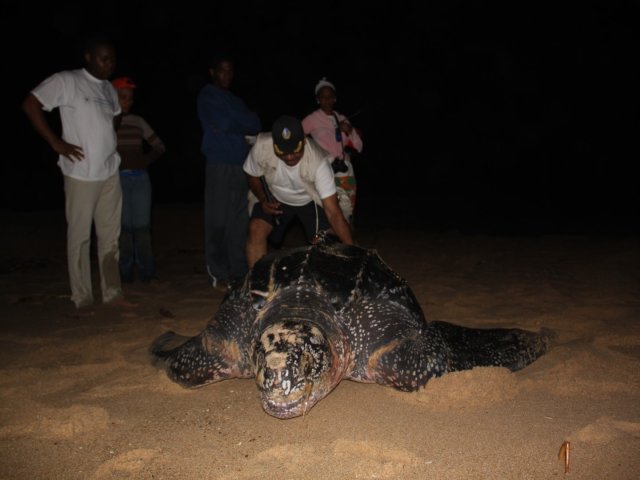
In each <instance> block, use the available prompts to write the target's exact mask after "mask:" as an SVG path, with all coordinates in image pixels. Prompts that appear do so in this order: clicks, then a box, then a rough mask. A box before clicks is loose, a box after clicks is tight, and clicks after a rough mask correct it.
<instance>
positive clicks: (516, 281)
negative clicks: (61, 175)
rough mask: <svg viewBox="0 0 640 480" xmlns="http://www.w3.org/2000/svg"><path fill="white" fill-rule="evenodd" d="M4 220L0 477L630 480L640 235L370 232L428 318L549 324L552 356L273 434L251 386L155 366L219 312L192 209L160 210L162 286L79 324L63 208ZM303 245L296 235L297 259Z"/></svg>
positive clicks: (634, 469)
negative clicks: (175, 376)
mask: <svg viewBox="0 0 640 480" xmlns="http://www.w3.org/2000/svg"><path fill="white" fill-rule="evenodd" d="M1 215H2V224H3V225H4V228H3V231H4V234H3V235H2V240H1V244H2V254H1V257H0V261H1V263H0V282H2V288H1V294H0V295H1V296H0V308H1V319H2V320H1V321H2V333H1V334H0V335H1V342H2V350H1V353H0V383H1V389H0V448H1V450H0V452H1V453H0V477H1V478H3V479H69V480H70V479H83V480H84V479H93V480H102V479H113V478H131V479H221V480H227V479H228V480H230V479H256V478H261V479H293V478H296V479H297V478H301V479H345V480H346V479H441V480H442V479H470V478H477V479H536V480H537V479H550V478H574V479H606V478H608V479H616V480H619V479H637V478H638V472H640V248H639V247H640V238H638V236H637V235H636V236H633V235H603V234H601V235H593V236H588V235H535V236H532V235H530V236H524V235H521V236H516V235H512V236H492V235H480V234H468V233H467V234H464V233H460V232H457V231H450V232H432V233H428V232H420V231H417V230H401V231H398V230H394V229H391V228H388V229H373V228H370V229H367V228H365V227H363V228H362V229H359V230H358V231H357V240H358V242H359V244H360V245H361V246H363V247H367V248H374V249H376V250H377V251H378V252H379V254H380V255H381V257H382V258H383V259H384V260H385V261H386V262H387V264H389V265H390V266H391V267H392V268H393V269H394V270H396V271H397V272H398V273H399V274H400V275H401V276H403V277H404V278H406V280H407V281H408V283H409V285H410V286H411V287H412V289H413V291H414V293H415V294H416V297H417V298H418V301H419V302H420V305H421V307H422V308H423V310H424V312H425V314H426V316H427V318H429V319H434V320H436V319H437V320H444V321H448V322H452V323H456V324H460V325H465V326H472V327H518V328H523V329H529V330H538V329H539V328H540V327H548V328H551V329H553V330H554V331H555V332H557V334H558V341H557V344H556V345H555V346H554V347H553V348H552V349H551V351H550V352H549V353H548V354H546V355H545V356H543V357H542V358H540V359H539V360H538V361H536V362H535V363H533V364H532V365H530V366H528V367H526V368H525V369H523V370H521V371H518V372H515V373H512V372H510V371H508V370H506V369H503V368H476V369H473V370H470V371H464V372H458V373H451V374H447V375H445V376H443V377H440V378H437V379H433V380H431V381H430V382H429V383H428V384H427V386H426V388H424V389H422V390H420V391H418V392H416V393H403V392H398V391H394V390H392V389H390V388H387V387H383V386H379V385H371V384H360V383H355V382H351V381H343V382H342V383H341V384H340V385H338V387H337V388H336V389H335V390H334V391H333V392H332V393H331V394H330V395H329V396H328V397H327V398H325V399H324V400H323V401H321V402H320V403H318V405H316V406H315V407H314V408H313V409H312V410H311V411H310V412H309V413H308V414H307V415H306V416H305V417H304V418H302V417H299V418H295V419H291V420H279V419H276V418H273V417H271V416H269V415H267V414H266V413H265V412H264V411H263V410H262V408H261V406H260V403H259V400H258V391H257V388H256V385H255V383H254V382H253V381H252V380H227V381H224V382H220V383H217V384H215V385H209V386H206V387H203V388H199V389H194V390H186V389H183V388H182V387H180V386H178V385H176V384H174V383H172V382H171V381H170V380H169V379H168V378H167V376H166V375H165V373H164V372H163V371H160V370H157V369H156V368H154V367H153V366H152V365H151V363H150V360H149V356H148V353H147V349H148V347H149V345H150V343H151V341H152V340H153V339H154V338H155V337H157V336H158V335H159V334H161V333H163V332H165V331H166V330H169V329H171V330H175V331H176V332H179V333H181V334H185V335H193V334H197V333H199V331H200V330H201V329H202V328H204V326H205V325H206V323H207V321H208V320H209V318H210V317H211V315H212V314H213V313H214V312H215V311H216V309H217V307H218V306H219V305H220V302H221V301H222V293H220V292H218V291H216V290H214V289H213V288H212V287H211V285H210V284H209V283H208V281H207V278H206V274H205V268H204V264H203V259H204V252H203V242H202V241H203V233H202V223H203V222H202V211H201V210H200V209H199V208H197V207H193V206H161V207H156V208H155V210H154V220H153V222H154V231H153V239H154V250H155V257H156V262H157V266H158V276H159V279H158V281H156V282H153V283H151V284H149V285H142V284H139V283H134V284H132V285H126V286H125V295H126V299H127V301H128V302H129V303H130V305H128V306H120V307H114V306H103V305H96V306H95V307H94V308H92V309H90V310H87V311H84V312H82V315H78V312H77V311H76V310H75V308H74V307H73V304H72V303H71V302H70V300H69V288H68V281H67V270H66V257H65V221H64V215H63V212H62V211H58V210H55V211H50V212H35V213H13V212H4V213H2V214H1ZM301 240H302V239H301V237H300V235H299V234H298V233H296V232H295V231H292V232H291V233H290V235H289V236H288V237H287V240H286V242H285V243H286V245H285V246H287V245H295V244H299V243H300V242H301ZM95 272H96V268H95V265H94V274H95ZM94 277H95V278H94V286H96V285H98V281H97V275H94ZM94 288H97V287H94ZM96 293H98V295H97V296H98V298H99V292H96ZM563 442H570V456H569V465H568V466H569V471H568V472H565V469H566V465H565V462H564V459H559V451H560V447H561V445H562V444H563Z"/></svg>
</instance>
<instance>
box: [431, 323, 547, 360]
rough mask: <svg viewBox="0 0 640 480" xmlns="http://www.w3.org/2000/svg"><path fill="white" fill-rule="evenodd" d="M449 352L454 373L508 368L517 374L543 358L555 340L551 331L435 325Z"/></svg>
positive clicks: (544, 329)
mask: <svg viewBox="0 0 640 480" xmlns="http://www.w3.org/2000/svg"><path fill="white" fill-rule="evenodd" d="M432 326H433V328H434V329H436V330H437V331H438V332H439V333H440V334H441V335H442V338H443V339H444V341H445V342H446V344H447V345H448V346H449V349H450V355H451V356H450V360H449V363H450V367H451V370H452V371H455V370H467V369H471V368H473V367H506V368H508V369H509V370H511V371H513V372H515V371H516V370H520V369H522V368H524V367H526V366H527V365H529V364H530V363H532V362H534V361H535V360H536V359H538V358H539V357H540V356H542V355H544V354H545V353H546V352H547V351H548V350H549V348H551V345H552V344H553V342H554V341H555V339H556V334H555V333H554V332H553V331H552V330H549V329H548V328H542V329H540V331H539V332H531V331H528V330H522V329H519V328H469V327H462V326H460V325H453V324H451V323H447V322H433V323H432Z"/></svg>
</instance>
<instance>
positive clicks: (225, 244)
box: [197, 56, 261, 289]
mask: <svg viewBox="0 0 640 480" xmlns="http://www.w3.org/2000/svg"><path fill="white" fill-rule="evenodd" d="M209 74H210V75H211V83H209V84H207V85H205V86H204V87H203V88H202V90H201V91H200V93H199V94H198V100H197V107H198V117H199V119H200V123H201V125H202V130H203V137H202V152H203V153H204V155H205V157H206V158H207V165H206V177H205V193H204V215H205V255H206V262H207V272H208V273H209V276H210V277H211V281H212V283H213V286H214V288H222V289H224V288H225V287H226V284H227V283H228V282H229V281H230V280H232V279H236V278H241V277H243V276H244V275H245V274H246V273H247V260H246V258H245V255H244V245H245V243H246V239H247V228H248V222H249V218H248V215H247V208H248V206H247V194H248V190H249V189H248V186H247V179H246V177H245V175H244V172H243V171H242V164H243V162H244V160H245V158H246V157H247V153H248V151H249V143H248V142H247V139H246V138H245V136H250V135H255V134H257V133H258V132H259V131H260V128H261V124H260V119H259V118H258V116H257V115H256V114H255V113H253V112H251V111H250V110H249V109H248V108H247V106H246V105H245V104H244V102H243V101H242V100H241V99H240V98H239V97H237V96H236V95H234V94H233V93H231V92H230V91H229V87H230V86H231V82H232V81H233V75H234V68H233V62H232V61H231V59H230V58H228V57H224V56H222V57H217V58H214V59H213V62H212V63H211V66H210V68H209Z"/></svg>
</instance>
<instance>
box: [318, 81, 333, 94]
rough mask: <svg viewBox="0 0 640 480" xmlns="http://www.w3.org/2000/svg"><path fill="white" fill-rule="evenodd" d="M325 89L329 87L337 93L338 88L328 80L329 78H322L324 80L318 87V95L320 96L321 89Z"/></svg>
mask: <svg viewBox="0 0 640 480" xmlns="http://www.w3.org/2000/svg"><path fill="white" fill-rule="evenodd" d="M323 87H329V88H331V89H333V91H334V92H335V91H336V87H335V86H334V85H333V83H331V82H330V81H328V80H327V77H322V80H320V81H319V82H318V84H317V85H316V95H318V91H320V89H321V88H323Z"/></svg>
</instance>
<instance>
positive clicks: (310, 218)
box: [251, 201, 330, 243]
mask: <svg viewBox="0 0 640 480" xmlns="http://www.w3.org/2000/svg"><path fill="white" fill-rule="evenodd" d="M280 210H282V212H283V213H282V214H280V215H278V219H279V222H280V225H276V223H275V220H274V216H273V215H269V214H267V213H264V211H263V210H262V204H260V203H256V204H255V205H254V207H253V211H252V212H251V218H260V219H262V220H264V221H265V222H267V223H268V224H269V225H271V226H272V227H273V230H272V231H271V233H270V234H269V240H270V241H272V242H274V243H280V242H282V240H283V239H284V234H285V232H286V231H287V228H288V227H289V225H290V224H291V222H293V221H294V220H295V219H296V218H297V219H298V220H300V223H301V224H302V228H303V229H304V233H305V235H306V237H307V241H308V242H311V240H312V239H313V237H314V235H315V234H316V233H318V232H319V231H321V230H328V229H329V228H330V225H329V220H327V216H326V215H325V213H324V209H323V208H322V207H318V206H316V204H315V203H314V202H313V201H311V202H309V203H307V204H306V205H303V206H301V207H294V206H291V205H286V204H284V203H281V204H280Z"/></svg>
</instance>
